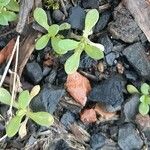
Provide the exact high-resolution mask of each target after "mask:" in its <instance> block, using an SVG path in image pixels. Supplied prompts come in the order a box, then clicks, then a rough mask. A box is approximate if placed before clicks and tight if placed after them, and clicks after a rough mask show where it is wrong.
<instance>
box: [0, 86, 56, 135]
mask: <svg viewBox="0 0 150 150" xmlns="http://www.w3.org/2000/svg"><path fill="white" fill-rule="evenodd" d="M39 91H40V86H38V85H37V86H35V87H34V88H33V89H32V90H31V92H30V93H29V91H27V90H25V91H22V92H21V93H20V94H19V96H18V100H17V101H14V103H13V107H15V108H16V109H17V111H16V114H15V115H14V116H13V118H12V119H11V120H10V121H9V123H8V125H7V126H6V134H7V136H8V137H13V136H14V135H16V133H17V132H18V131H19V134H20V136H22V134H23V132H24V131H25V130H26V123H27V120H28V118H30V119H32V120H33V121H34V122H36V123H37V124H39V125H42V126H47V127H48V126H50V125H52V124H53V122H54V119H53V117H52V115H50V114H49V113H47V112H32V111H31V109H30V108H29V104H30V102H31V100H32V99H33V97H35V96H36V95H37V94H38V93H39ZM0 102H2V103H4V104H7V105H10V104H11V95H10V93H9V92H8V91H7V90H6V89H4V88H0ZM25 117H26V119H24V118H25ZM23 119H24V121H22V120H23Z"/></svg>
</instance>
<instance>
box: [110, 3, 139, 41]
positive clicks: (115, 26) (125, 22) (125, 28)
mask: <svg viewBox="0 0 150 150" xmlns="http://www.w3.org/2000/svg"><path fill="white" fill-rule="evenodd" d="M108 30H109V32H110V33H111V35H112V37H113V38H114V39H121V40H122V41H124V42H126V43H133V42H135V41H138V40H139V39H140V38H139V37H140V34H141V33H142V31H141V29H140V28H139V27H138V25H137V24H136V22H135V21H134V19H133V17H132V16H131V14H130V12H129V11H128V10H127V9H126V8H125V7H124V6H122V5H119V6H118V7H116V8H115V10H114V21H113V22H111V23H110V24H109V26H108Z"/></svg>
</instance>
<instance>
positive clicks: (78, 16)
mask: <svg viewBox="0 0 150 150" xmlns="http://www.w3.org/2000/svg"><path fill="white" fill-rule="evenodd" d="M84 20H85V12H84V10H83V9H82V8H81V7H80V6H76V7H72V8H71V9H70V10H69V18H68V23H70V24H71V28H73V29H78V30H83V29H84Z"/></svg>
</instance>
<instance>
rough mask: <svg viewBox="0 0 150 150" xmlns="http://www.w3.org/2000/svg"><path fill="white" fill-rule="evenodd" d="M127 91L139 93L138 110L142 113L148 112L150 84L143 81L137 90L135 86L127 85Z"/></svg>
mask: <svg viewBox="0 0 150 150" xmlns="http://www.w3.org/2000/svg"><path fill="white" fill-rule="evenodd" d="M127 91H128V92H129V93H130V94H134V93H139V94H140V95H141V96H140V105H139V112H140V114H142V115H146V114H148V113H149V110H150V108H149V106H150V86H149V85H148V84H147V83H143V84H142V85H141V88H140V91H139V90H138V89H137V88H136V87H135V86H133V85H127Z"/></svg>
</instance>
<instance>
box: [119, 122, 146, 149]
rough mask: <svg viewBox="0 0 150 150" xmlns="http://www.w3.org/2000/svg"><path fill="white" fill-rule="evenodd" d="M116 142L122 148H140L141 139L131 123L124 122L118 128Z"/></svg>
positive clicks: (141, 144)
mask: <svg viewBox="0 0 150 150" xmlns="http://www.w3.org/2000/svg"><path fill="white" fill-rule="evenodd" d="M118 144H119V146H120V148H121V149H123V150H133V149H138V150H140V149H141V148H142V146H143V141H142V139H141V137H140V135H139V134H138V132H137V131H136V128H135V126H134V125H133V124H130V123H128V124H124V125H122V126H121V127H120V129H119V135H118Z"/></svg>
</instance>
